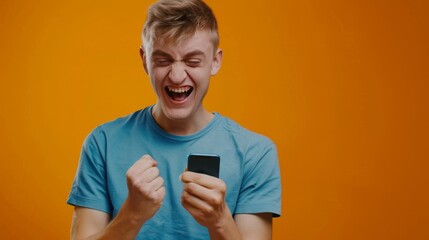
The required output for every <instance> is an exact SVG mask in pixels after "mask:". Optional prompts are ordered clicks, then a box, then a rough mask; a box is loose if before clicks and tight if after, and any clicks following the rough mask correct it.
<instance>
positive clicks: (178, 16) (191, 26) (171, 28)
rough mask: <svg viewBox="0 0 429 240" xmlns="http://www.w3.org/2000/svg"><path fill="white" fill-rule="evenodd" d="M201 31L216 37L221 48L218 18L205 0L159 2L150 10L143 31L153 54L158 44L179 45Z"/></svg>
mask: <svg viewBox="0 0 429 240" xmlns="http://www.w3.org/2000/svg"><path fill="white" fill-rule="evenodd" d="M198 30H207V31H209V32H211V33H212V36H213V40H212V41H213V46H214V50H215V51H216V49H217V47H218V45H219V33H218V25H217V21H216V18H215V16H214V14H213V11H212V10H211V8H210V7H209V6H208V5H207V4H206V3H204V2H203V1H202V0H159V1H158V2H156V3H154V4H153V5H152V6H150V7H149V9H148V12H147V18H146V22H145V24H144V28H143V34H142V41H143V47H144V48H145V50H146V51H149V49H151V47H152V46H153V43H154V42H155V41H161V42H168V41H172V42H173V43H179V42H180V41H182V40H183V39H186V38H188V37H190V36H192V35H194V34H195V32H197V31H198Z"/></svg>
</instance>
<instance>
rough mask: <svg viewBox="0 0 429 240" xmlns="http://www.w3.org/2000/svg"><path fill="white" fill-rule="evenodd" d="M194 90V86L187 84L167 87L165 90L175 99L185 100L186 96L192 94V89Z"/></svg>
mask: <svg viewBox="0 0 429 240" xmlns="http://www.w3.org/2000/svg"><path fill="white" fill-rule="evenodd" d="M193 90H194V88H193V87H190V86H186V87H178V88H173V87H165V91H166V92H167V95H168V96H169V97H170V98H171V99H173V100H174V101H183V100H185V99H186V98H188V97H189V95H191V93H192V91H193Z"/></svg>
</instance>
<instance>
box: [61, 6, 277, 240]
mask: <svg viewBox="0 0 429 240" xmlns="http://www.w3.org/2000/svg"><path fill="white" fill-rule="evenodd" d="M218 42H219V40H218V30H217V23H216V19H215V17H214V15H213V13H212V11H211V9H210V8H209V7H208V6H207V5H206V4H205V3H204V2H202V1H200V0H161V1H158V2H157V3H155V4H154V5H152V6H151V7H150V8H149V11H148V16H147V20H146V23H145V26H144V30H143V47H142V48H141V49H140V55H141V57H142V61H143V66H144V69H145V71H146V73H147V74H148V75H149V77H150V80H151V82H152V85H153V88H154V90H155V92H156V95H157V97H158V100H157V102H156V104H155V105H153V106H150V107H147V108H145V109H143V110H140V111H137V112H135V113H133V114H131V115H129V116H126V117H123V118H119V119H117V120H115V121H112V122H108V123H105V124H103V125H101V126H99V127H97V128H96V129H94V130H93V131H92V133H91V134H90V135H89V136H88V137H87V138H86V140H85V142H84V144H83V148H82V153H81V159H80V163H79V167H78V171H77V174H76V177H75V180H74V183H73V186H72V190H71V193H70V196H69V199H68V203H69V204H71V205H74V206H75V211H74V217H73V223H72V238H73V239H135V238H137V239H157V240H159V239H169V240H170V239H258V240H260V239H271V231H272V230H271V228H272V217H273V216H279V215H280V211H281V186H280V174H279V168H278V160H277V152H276V149H275V146H274V144H273V143H272V142H271V141H270V140H269V139H268V138H266V137H263V136H261V135H258V134H256V133H252V132H250V131H248V130H246V129H244V128H242V127H240V126H239V125H238V124H236V123H235V122H233V121H232V120H230V119H228V118H225V117H223V116H221V115H220V114H218V113H211V112H208V111H207V110H205V109H204V107H203V105H202V102H203V99H204V96H205V94H206V92H207V90H208V87H209V80H210V77H211V76H212V75H215V74H216V73H217V72H218V70H219V68H220V65H221V60H222V51H221V50H220V49H219V48H218ZM195 152H197V153H207V154H216V155H219V156H220V159H221V160H220V174H219V178H216V177H212V176H209V175H206V174H201V173H195V172H191V171H187V158H188V155H189V154H190V153H195Z"/></svg>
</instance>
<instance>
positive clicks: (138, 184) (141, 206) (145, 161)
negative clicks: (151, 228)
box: [124, 155, 165, 223]
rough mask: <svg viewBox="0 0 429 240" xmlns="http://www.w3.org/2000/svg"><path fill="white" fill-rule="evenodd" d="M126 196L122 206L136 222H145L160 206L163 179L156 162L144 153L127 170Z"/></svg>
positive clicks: (162, 194) (163, 191) (163, 195)
mask: <svg viewBox="0 0 429 240" xmlns="http://www.w3.org/2000/svg"><path fill="white" fill-rule="evenodd" d="M126 176H127V185H128V198H127V199H126V201H125V203H124V206H126V208H127V209H128V210H129V211H127V212H128V214H130V216H131V217H132V218H133V219H134V220H136V221H138V222H142V223H144V222H146V221H147V220H149V219H150V218H151V217H152V216H153V215H154V214H155V213H156V212H157V211H158V210H159V208H160V207H161V204H162V201H163V200H164V197H165V187H164V180H163V179H162V177H161V176H159V169H158V167H157V162H156V161H155V160H153V159H152V157H151V156H149V155H144V156H143V157H141V158H140V159H139V160H138V161H137V162H135V163H134V165H133V166H131V167H130V168H129V169H128V171H127V174H126Z"/></svg>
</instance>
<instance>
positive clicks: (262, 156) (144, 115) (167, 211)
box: [67, 107, 281, 240]
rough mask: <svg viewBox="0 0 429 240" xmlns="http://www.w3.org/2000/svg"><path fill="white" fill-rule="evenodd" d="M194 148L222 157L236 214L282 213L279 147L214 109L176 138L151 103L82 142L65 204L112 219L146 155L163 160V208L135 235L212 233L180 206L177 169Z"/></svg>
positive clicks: (223, 176)
mask: <svg viewBox="0 0 429 240" xmlns="http://www.w3.org/2000/svg"><path fill="white" fill-rule="evenodd" d="M190 153H208V154H217V155H219V156H220V159H221V160H220V173H219V178H221V179H222V180H223V181H224V182H225V183H226V186H227V193H226V203H227V205H228V207H229V209H230V211H231V213H232V214H233V215H235V214H240V213H263V212H269V213H272V214H273V216H274V217H277V216H279V215H280V213H281V185H280V184H281V181H280V172H279V166H278V159H277V151H276V148H275V145H274V144H273V142H272V141H271V140H269V139H268V138H266V137H264V136H262V135H259V134H256V133H253V132H251V131H248V130H246V129H244V128H242V127H241V126H239V125H238V124H237V123H235V122H234V121H232V120H230V119H228V118H226V117H223V116H221V115H220V114H218V113H215V115H214V117H213V119H212V121H211V122H210V123H209V124H208V125H207V126H206V127H205V128H204V129H202V130H200V131H199V132H197V133H195V134H192V135H188V136H176V135H172V134H169V133H167V132H165V131H164V130H163V129H161V128H160V127H159V126H158V125H157V124H156V122H155V121H154V119H153V117H152V114H151V107H148V108H146V109H143V110H140V111H137V112H135V113H133V114H131V115H128V116H126V117H123V118H119V119H116V120H114V121H112V122H108V123H105V124H103V125H101V126H99V127H97V128H96V129H94V130H93V131H92V133H91V134H90V135H89V136H88V137H87V138H86V140H85V142H84V143H83V147H82V152H81V157H80V162H79V167H78V169H77V173H76V176H75V179H74V182H73V185H72V189H71V192H70V196H69V198H68V201H67V203H68V204H71V205H75V206H81V207H86V208H92V209H96V210H99V211H103V212H106V213H108V214H110V215H111V216H112V218H113V217H115V216H116V214H117V213H118V211H119V210H120V208H121V206H122V204H123V202H124V200H125V199H126V198H127V195H128V188H127V183H126V176H125V175H126V172H127V170H128V169H129V168H130V167H131V166H132V165H133V164H134V163H135V162H136V161H137V160H138V159H139V158H140V157H141V156H143V155H144V154H149V155H150V156H152V158H153V159H155V160H156V161H157V162H158V168H159V170H160V175H161V177H162V178H163V179H164V181H165V188H166V194H165V199H164V201H163V204H162V206H161V208H160V209H159V211H158V212H157V213H156V214H155V215H154V216H153V217H152V218H151V219H150V220H148V221H147V222H146V223H145V224H144V225H143V227H142V228H141V230H140V232H139V235H138V237H137V239H157V240H160V239H187V240H188V239H209V235H208V231H207V229H206V228H205V227H203V226H201V225H199V224H198V223H197V222H196V221H195V220H194V218H193V217H192V216H191V215H190V214H189V213H188V212H187V211H186V209H185V208H184V207H183V206H182V205H181V200H180V199H181V194H182V191H183V183H182V182H181V181H180V180H179V175H180V174H181V173H182V172H183V171H184V169H185V168H186V166H187V158H188V155H189V154H190Z"/></svg>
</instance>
